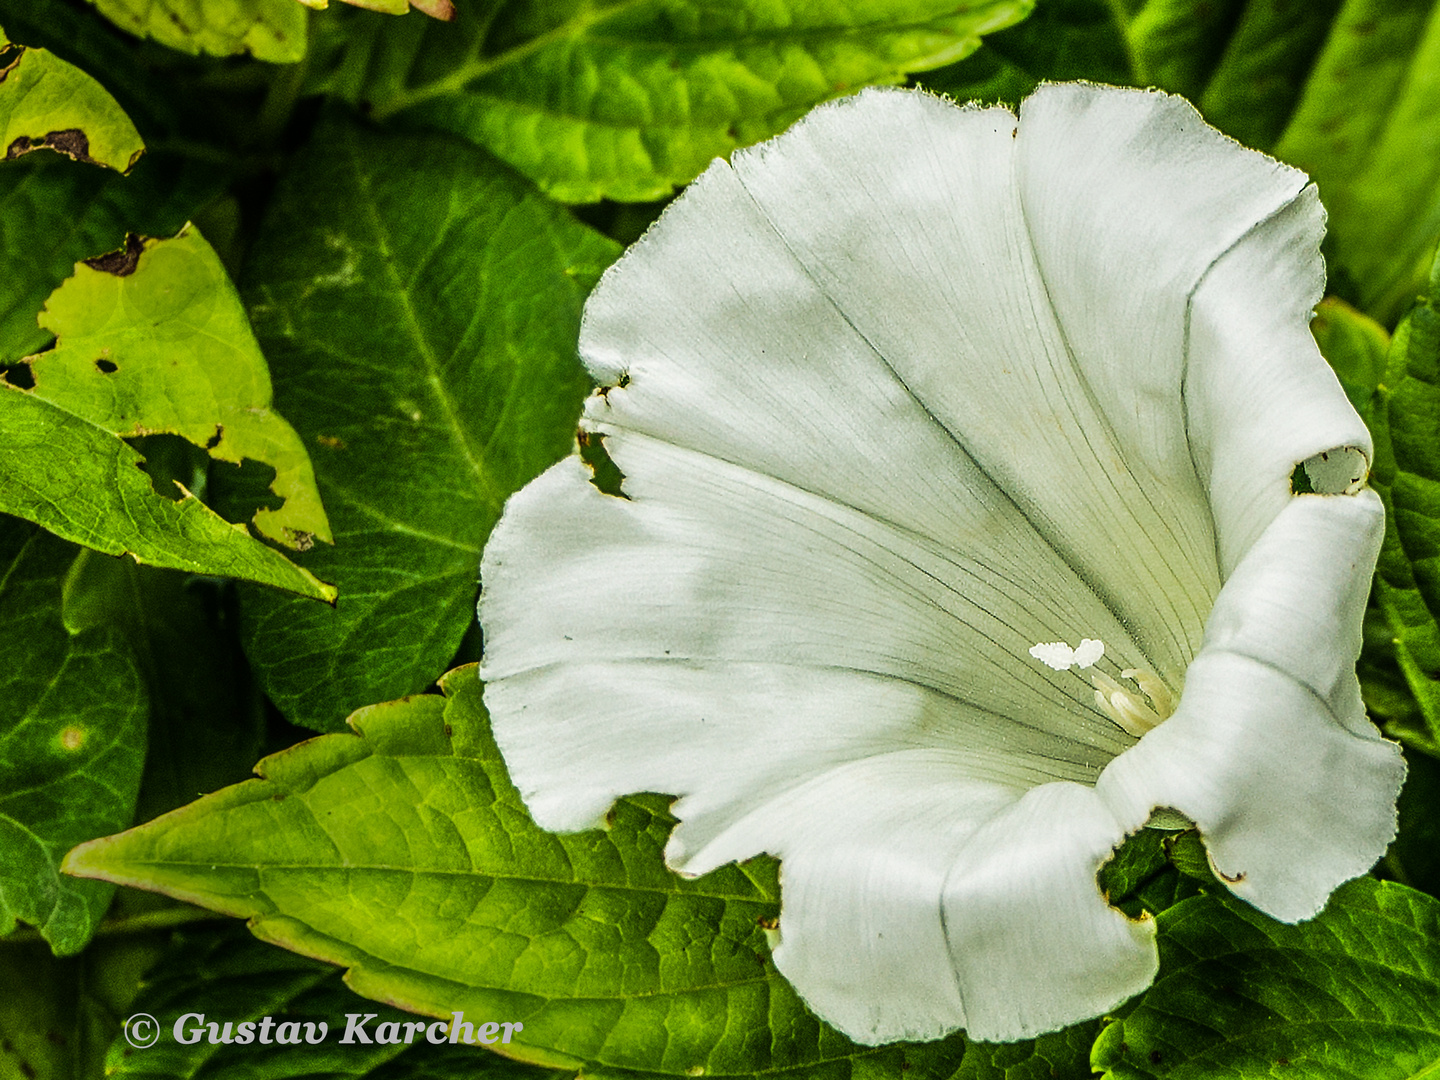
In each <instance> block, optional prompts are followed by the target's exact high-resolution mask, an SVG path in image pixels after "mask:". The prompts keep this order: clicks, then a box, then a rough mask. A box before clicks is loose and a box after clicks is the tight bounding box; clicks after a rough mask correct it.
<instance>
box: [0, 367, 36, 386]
mask: <svg viewBox="0 0 1440 1080" xmlns="http://www.w3.org/2000/svg"><path fill="white" fill-rule="evenodd" d="M0 378H3V379H4V380H5V381H6V382H7V383H9V384H10V385H11V386H14V387H16V388H17V389H20V390H33V389H34V388H35V373H34V372H33V371H31V370H30V365H29V364H5V365H4V366H3V367H0Z"/></svg>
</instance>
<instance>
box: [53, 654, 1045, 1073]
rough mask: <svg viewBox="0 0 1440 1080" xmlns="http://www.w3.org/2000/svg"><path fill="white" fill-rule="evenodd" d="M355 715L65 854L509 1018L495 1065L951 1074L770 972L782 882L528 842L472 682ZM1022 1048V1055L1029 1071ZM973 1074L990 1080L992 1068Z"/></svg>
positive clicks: (613, 823)
mask: <svg viewBox="0 0 1440 1080" xmlns="http://www.w3.org/2000/svg"><path fill="white" fill-rule="evenodd" d="M444 686H445V690H446V692H447V694H448V695H449V696H448V698H441V697H437V696H429V695H426V696H420V697H413V698H407V699H405V700H402V701H398V702H394V703H391V704H388V705H380V706H374V707H372V708H369V709H364V710H361V711H360V712H358V713H357V714H356V715H355V716H354V717H353V718H352V723H353V725H354V726H355V728H356V729H357V731H358V732H360V737H359V738H357V737H355V736H350V735H332V736H325V737H322V738H320V739H315V740H311V741H310V742H308V743H305V744H302V745H301V746H299V747H296V748H294V749H292V750H289V751H286V752H284V753H282V754H278V755H276V756H274V757H270V758H267V759H265V761H263V762H262V763H261V764H260V766H259V768H258V770H257V771H258V772H259V773H260V775H261V777H262V779H260V780H254V781H250V782H248V783H245V784H241V785H239V786H237V787H233V788H229V789H227V790H225V791H223V792H220V793H218V794H216V795H212V796H209V797H207V798H205V799H202V800H200V801H199V802H197V803H195V804H193V805H192V806H190V807H186V808H185V809H183V810H179V811H176V812H175V813H173V814H170V815H167V816H166V817H163V818H160V819H158V820H157V821H154V822H151V823H150V824H148V825H145V826H142V827H140V828H138V829H135V830H132V831H130V832H128V833H124V834H122V835H120V836H117V837H111V838H108V839H105V840H101V841H97V842H94V843H91V844H88V845H85V846H83V847H80V848H77V849H76V850H75V851H74V852H72V853H71V855H70V857H69V861H68V863H67V867H68V869H69V870H70V872H72V873H80V874H93V875H98V876H103V877H105V878H108V879H111V880H116V881H125V882H128V883H131V884H136V885H142V886H145V887H148V888H154V889H162V890H164V891H166V892H169V893H171V894H172V895H175V896H179V897H182V898H186V899H191V900H198V901H200V902H202V903H204V904H205V905H206V906H209V907H213V908H214V909H216V910H218V911H223V912H226V913H228V914H233V915H242V916H248V917H250V918H251V920H252V922H251V926H252V929H254V931H255V932H256V933H257V934H258V935H259V936H260V937H262V938H264V939H267V940H270V941H273V942H277V943H280V944H283V945H285V946H287V947H289V948H291V949H294V950H296V951H299V952H302V953H306V954H309V955H313V956H317V957H321V958H324V959H328V960H332V961H334V962H337V963H342V964H345V965H347V966H349V967H350V969H351V970H350V973H349V975H348V980H349V982H350V985H351V986H352V987H353V988H354V989H356V990H358V991H360V992H361V993H362V994H366V995H369V996H374V997H378V998H380V999H382V1000H385V1001H388V1002H392V1003H395V1004H399V1005H401V1006H404V1007H406V1008H410V1009H414V1010H416V1011H419V1012H422V1013H427V1014H430V1015H435V1016H441V1017H448V1016H449V1014H450V1013H451V1011H452V1010H460V1011H463V1012H465V1013H467V1014H468V1015H469V1016H471V1017H487V1018H492V1019H496V1020H510V1021H515V1020H518V1021H521V1022H523V1024H524V1025H525V1026H524V1029H523V1031H517V1032H516V1033H515V1036H514V1042H512V1044H511V1046H510V1052H511V1053H514V1054H518V1055H523V1056H527V1057H532V1058H536V1059H538V1060H541V1061H545V1062H549V1063H551V1064H557V1065H558V1064H565V1063H568V1064H570V1065H572V1066H573V1065H578V1064H581V1063H588V1064H587V1065H586V1068H587V1073H588V1074H589V1075H595V1076H606V1075H624V1074H626V1073H627V1072H628V1071H630V1070H638V1071H640V1072H649V1073H662V1074H666V1075H677V1074H679V1075H684V1074H690V1075H695V1073H692V1070H695V1069H698V1068H703V1069H704V1070H705V1074H706V1075H711V1076H714V1075H732V1076H754V1075H765V1076H786V1075H791V1076H796V1077H799V1076H805V1077H823V1076H832V1075H833V1076H836V1077H843V1076H845V1075H848V1074H850V1073H852V1072H853V1071H854V1070H859V1071H861V1072H862V1073H864V1074H866V1075H871V1076H877V1077H879V1076H893V1077H896V1078H898V1077H899V1076H900V1075H901V1073H902V1072H905V1070H906V1068H907V1062H908V1067H909V1070H910V1071H909V1072H907V1073H906V1075H907V1076H911V1077H919V1076H926V1077H931V1076H935V1077H939V1076H949V1075H951V1074H952V1073H953V1072H954V1070H955V1069H956V1068H957V1067H958V1066H959V1065H960V1063H961V1058H962V1055H963V1053H964V1043H963V1040H961V1039H959V1038H958V1037H957V1038H952V1039H949V1040H945V1041H942V1042H939V1043H933V1044H927V1045H923V1046H910V1047H907V1046H903V1045H897V1046H892V1047H885V1048H878V1049H876V1048H862V1047H857V1046H855V1045H853V1044H851V1043H850V1042H848V1041H847V1040H845V1039H844V1038H843V1037H841V1036H840V1035H838V1034H837V1033H835V1032H833V1031H831V1030H829V1029H828V1028H826V1027H825V1026H824V1025H822V1024H820V1023H819V1022H817V1021H816V1020H815V1019H814V1018H813V1017H811V1016H810V1015H809V1013H808V1012H807V1011H806V1010H805V1008H804V1006H803V1005H802V1004H801V1003H800V1002H799V1000H798V999H797V998H796V997H795V994H794V992H793V991H792V990H791V989H790V988H789V986H788V984H786V982H785V981H784V980H783V979H782V978H781V977H780V976H779V974H778V973H777V972H776V970H775V968H774V965H773V964H772V963H771V961H770V959H769V955H768V949H767V946H766V943H765V927H766V926H767V925H773V923H772V920H773V919H774V918H775V916H776V913H777V911H778V902H777V897H776V891H777V890H776V879H775V866H774V864H773V862H769V861H766V860H760V861H756V862H752V863H749V864H746V865H745V866H744V867H728V868H725V869H722V870H719V871H717V872H715V873H713V874H709V875H707V876H705V877H704V878H700V879H697V880H685V879H682V878H679V877H677V876H676V875H674V874H672V873H670V872H669V871H668V870H666V869H665V866H664V863H663V861H662V850H663V847H664V844H665V839H666V836H667V835H668V833H669V830H670V826H671V824H672V823H673V822H672V819H670V818H669V816H668V815H667V814H666V813H665V801H664V800H663V799H662V798H660V797H657V796H644V797H637V798H631V799H624V800H621V801H620V802H619V803H618V804H617V805H616V807H615V810H614V811H613V813H612V814H611V816H610V821H609V828H608V829H606V830H604V831H600V830H595V831H591V832H585V833H578V834H573V835H568V836H556V835H554V834H551V833H546V832H543V831H541V830H540V829H538V828H537V827H536V826H535V825H534V824H533V823H532V822H531V821H530V819H529V817H528V815H527V814H526V813H525V810H524V807H523V805H522V804H521V802H520V799H519V796H518V795H517V794H516V792H515V790H514V788H513V787H512V786H511V785H510V783H509V781H508V779H507V777H506V776H505V772H504V766H503V763H502V761H501V759H500V755H499V752H498V751H497V750H496V749H495V745H494V743H493V741H492V740H491V737H490V734H489V730H488V723H487V721H486V718H485V714H484V709H483V706H482V705H481V701H480V685H479V682H478V681H477V680H476V677H475V669H474V668H473V667H468V668H461V669H458V670H457V671H455V672H452V673H451V674H450V675H449V676H448V677H447V678H446V680H445V683H444ZM1024 1053H1025V1052H1024V1050H1023V1049H1022V1051H1021V1056H1022V1057H1023V1056H1024ZM977 1075H985V1074H984V1073H983V1072H982V1073H978V1074H977Z"/></svg>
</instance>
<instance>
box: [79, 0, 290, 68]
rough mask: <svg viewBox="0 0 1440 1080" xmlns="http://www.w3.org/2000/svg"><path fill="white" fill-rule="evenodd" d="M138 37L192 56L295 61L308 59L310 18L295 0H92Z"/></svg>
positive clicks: (117, 23)
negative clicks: (247, 55) (307, 21)
mask: <svg viewBox="0 0 1440 1080" xmlns="http://www.w3.org/2000/svg"><path fill="white" fill-rule="evenodd" d="M90 2H91V3H92V4H94V5H95V6H96V7H97V8H98V9H99V10H100V12H101V14H103V15H104V16H105V17H106V18H107V19H109V20H110V21H111V22H113V23H114V24H115V25H116V26H118V27H120V28H121V29H122V30H127V31H129V32H130V33H132V34H134V35H135V36H136V37H148V38H153V39H154V40H155V41H158V42H160V44H162V45H168V46H169V47H170V48H172V49H179V50H180V51H181V52H187V53H190V54H191V55H195V54H198V53H209V54H210V55H212V56H231V55H234V54H236V53H245V52H248V53H251V54H252V55H253V56H254V57H255V59H257V60H268V61H270V62H271V63H275V64H293V63H295V62H296V61H297V60H303V59H304V58H305V16H306V12H305V9H304V8H303V7H301V6H300V5H299V4H297V3H296V2H295V0H90Z"/></svg>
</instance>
